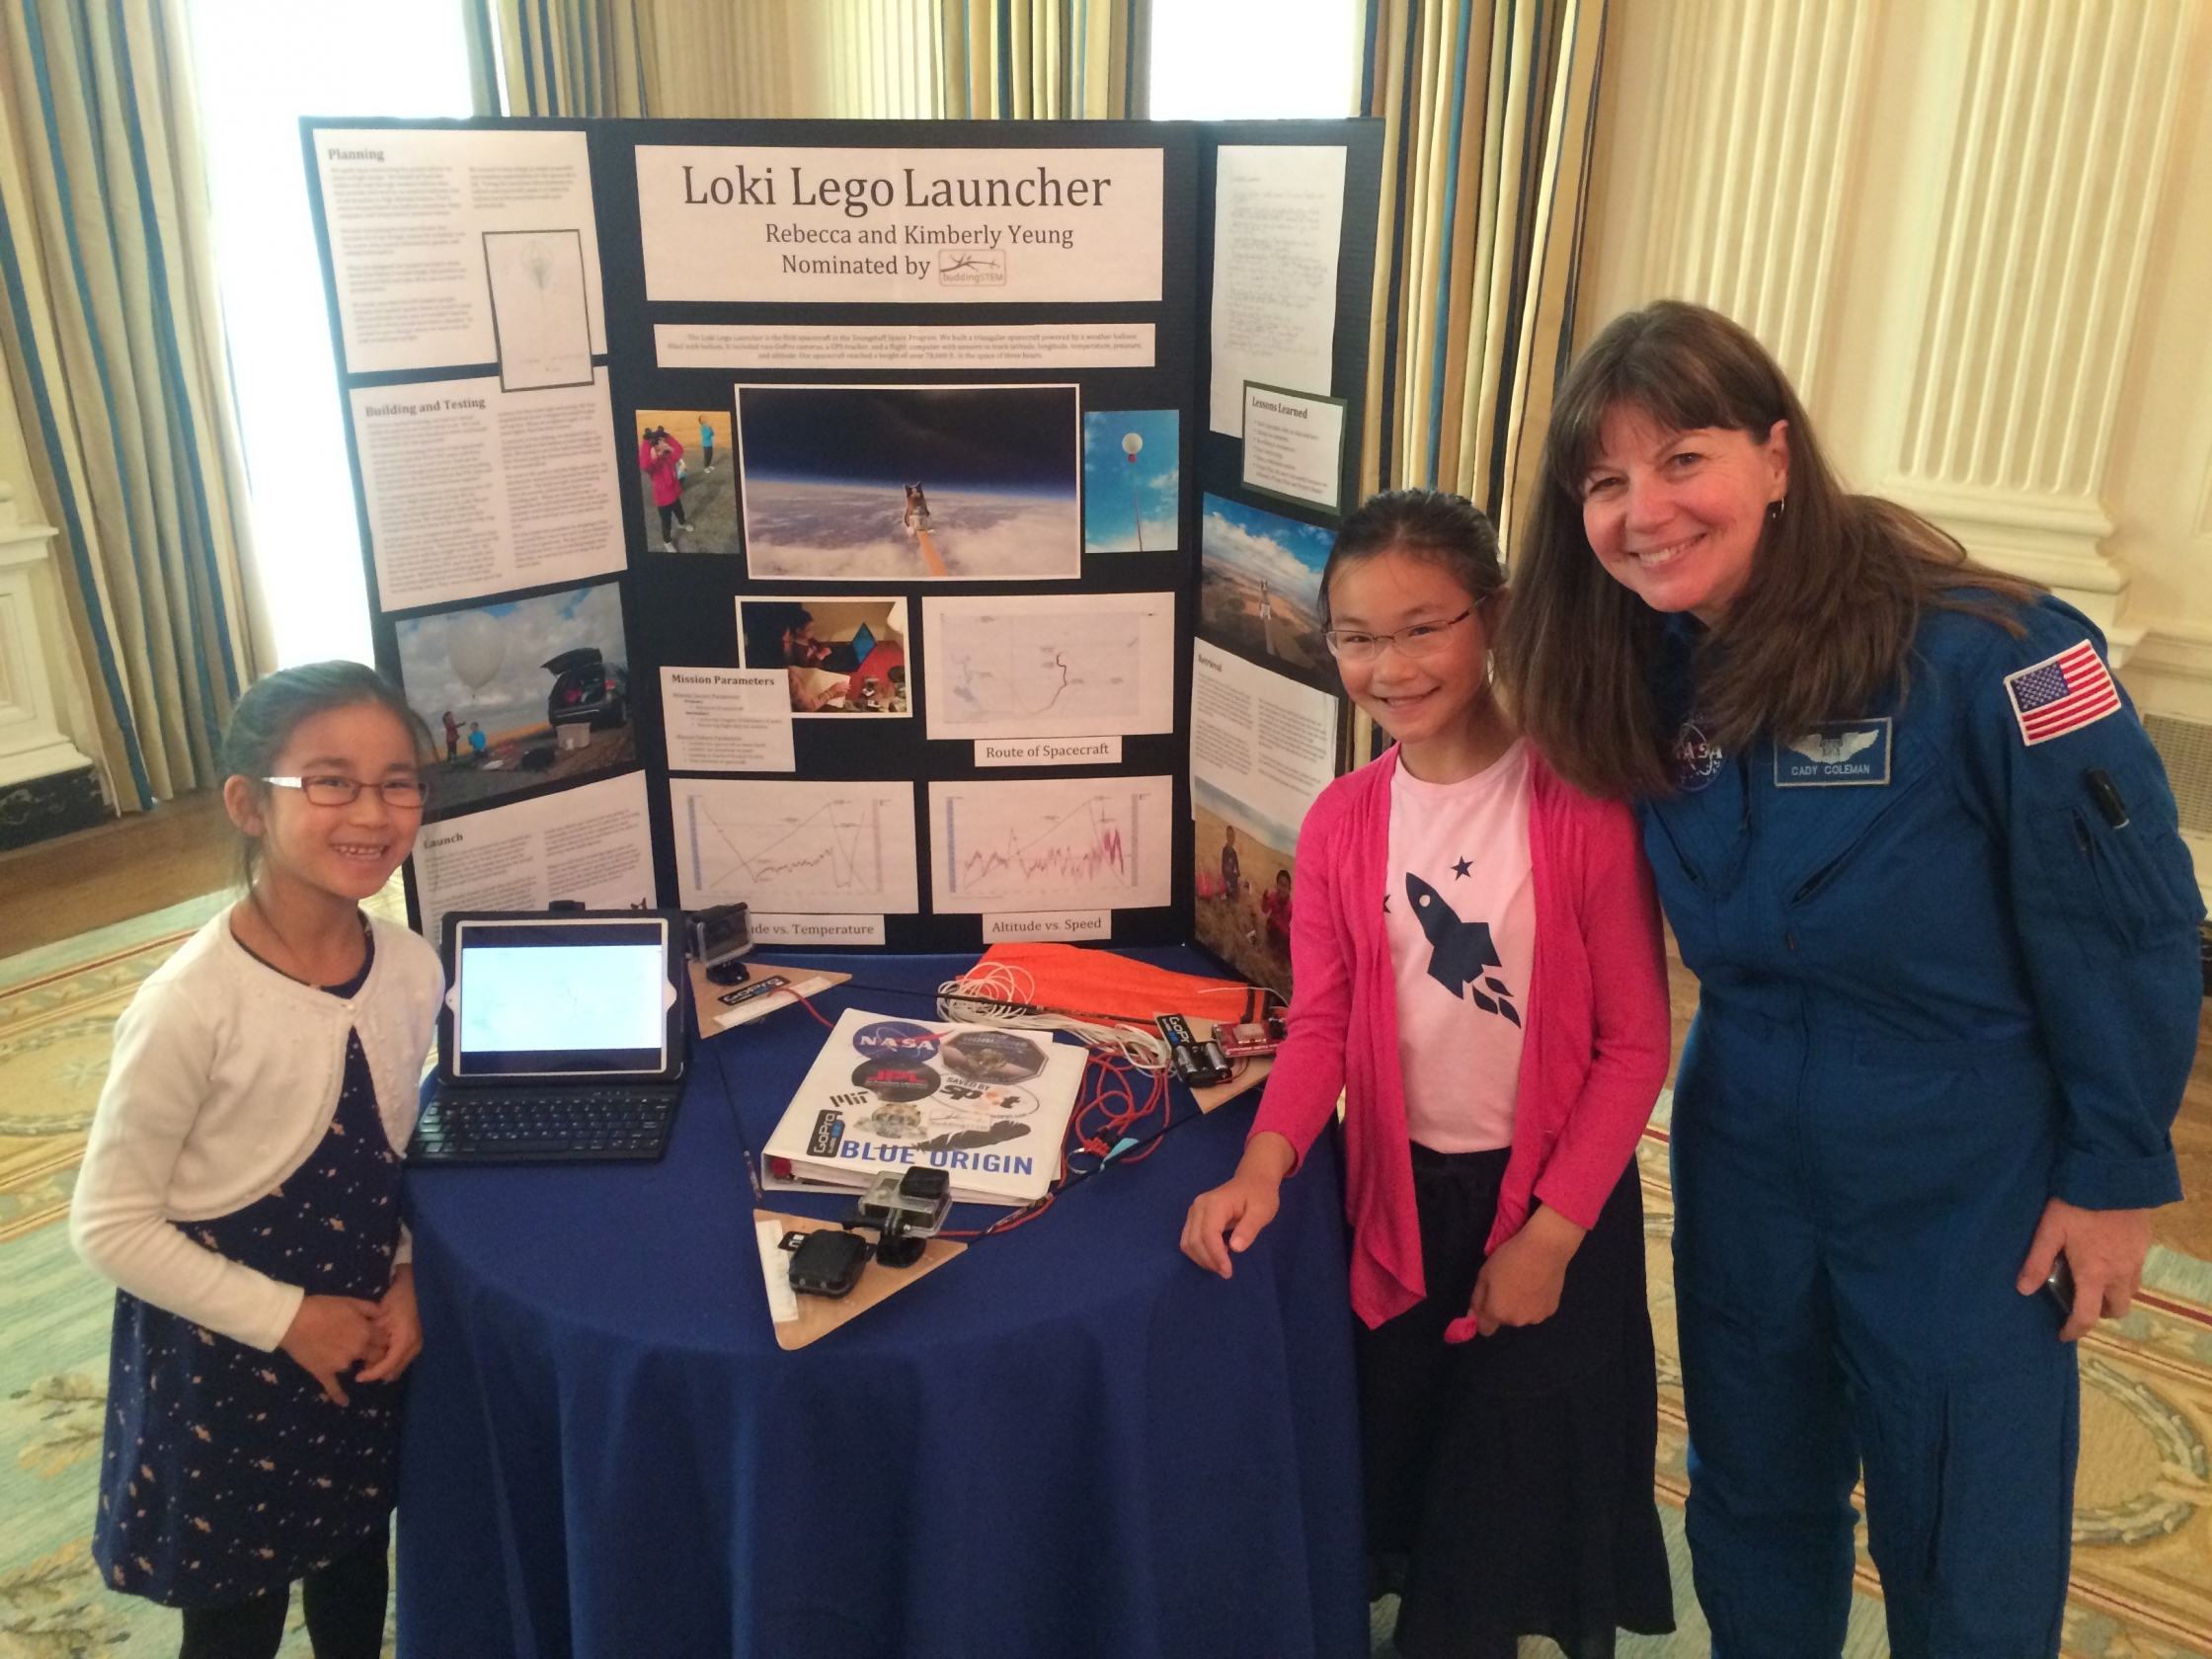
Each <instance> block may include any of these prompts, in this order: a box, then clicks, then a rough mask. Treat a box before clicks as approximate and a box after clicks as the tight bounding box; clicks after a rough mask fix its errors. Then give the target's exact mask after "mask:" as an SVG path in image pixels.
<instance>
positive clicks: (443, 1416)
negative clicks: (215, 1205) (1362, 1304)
mask: <svg viewBox="0 0 2212 1659" xmlns="http://www.w3.org/2000/svg"><path fill="white" fill-rule="evenodd" d="M1130 954H1133V955H1139V956H1143V957H1145V958H1146V959H1149V960H1152V961H1156V962H1158V963H1160V964H1161V965H1162V966H1167V967H1174V968H1179V969H1183V970H1185V971H1196V972H1207V971H1209V967H1208V965H1207V964H1206V962H1205V960H1204V959H1203V958H1200V957H1198V956H1197V955H1196V954H1195V953H1191V952H1184V951H1174V950H1166V951H1140V952H1132V953H1130ZM809 960H815V961H820V962H821V963H822V965H824V966H827V967H833V968H837V969H840V970H842V971H845V972H848V973H851V974H853V975H854V977H855V980H856V981H857V982H859V983H860V984H861V985H864V986H866V987H868V988H866V989H861V988H847V987H840V988H838V990H837V991H836V992H833V993H829V994H825V995H823V996H820V997H818V998H817V999H816V1001H817V1005H818V1006H820V1007H821V1009H822V1011H823V1012H824V1013H825V1014H826V1015H827V1016H829V1017H830V1018H832V1019H833V1018H834V1017H835V1015H836V1013H837V1012H838V1011H839V1010H840V1009H841V1008H843V1007H845V1006H847V1005H850V1006H857V1007H863V1008H868V1009H870V1010H873V1011H878V1012H883V1013H887V1014H893V1015H902V1014H903V1015H907V1016H909V1017H912V1016H916V1015H923V1016H926V1015H927V1014H929V1013H930V1012H931V1004H930V1001H929V996H930V993H931V992H932V990H933V988H934V987H935V986H936V985H937V984H938V983H940V982H941V981H943V980H945V979H947V978H949V977H951V974H952V973H953V972H954V971H955V970H957V969H959V968H961V967H965V966H966V965H967V963H968V962H969V961H971V960H972V958H947V957H880V956H872V957H829V956H824V957H820V958H809ZM822 1036H823V1030H822V1028H821V1027H820V1026H819V1025H817V1024H816V1023H815V1022H814V1021H813V1020H812V1019H810V1018H808V1017H807V1015H806V1014H805V1012H804V1011H802V1010H797V1009H792V1010H786V1011H783V1012H779V1013H776V1014H773V1015H770V1016H768V1017H767V1018H766V1019H764V1020H761V1021H759V1022H757V1023H755V1024H752V1025H749V1026H743V1027H739V1028H737V1029H736V1030H733V1031H731V1032H728V1033H725V1034H722V1035H718V1036H716V1037H714V1038H712V1039H710V1040H709V1041H707V1042H706V1043H704V1044H699V1045H696V1046H695V1047H694V1049H693V1055H692V1060H693V1065H692V1072H691V1077H690V1080H689V1083H688V1085H687V1087H686V1090H685V1094H684V1098H683V1102H682V1105H681V1107H680V1108H679V1110H678V1113H677V1118H676V1124H675V1128H674V1133H673V1136H672V1142H671V1145H670V1148H669V1153H668V1156H667V1157H666V1158H665V1159H664V1160H663V1161H661V1162H660V1163H657V1164H652V1165H641V1166H623V1165H567V1166H563V1165H533V1166H526V1167H510V1168H482V1169H451V1168H442V1169H441V1168H430V1169H420V1170H417V1171H414V1172H413V1173H412V1174H411V1175H410V1180H409V1211H410V1222H411V1225H412V1227H413V1231H414V1240H415V1262H416V1285H417V1290H418V1294H419V1297H420V1300H421V1304H422V1315H423V1330H424V1351H423V1355H422V1357H421V1359H419V1360H418V1361H417V1362H416V1365H415V1367H414V1373H413V1379H412V1382H411V1384H410V1394H409V1399H408V1406H407V1411H408V1416H407V1432H406V1442H405V1451H404V1461H403V1465H402V1472H401V1488H400V1498H401V1507H400V1518H399V1539H398V1548H399V1643H400V1651H401V1652H402V1653H404V1654H406V1655H408V1659H439V1656H443V1655H453V1656H454V1659H463V1656H465V1659H497V1656H502V1655H514V1656H516V1659H540V1656H543V1659H552V1656H557V1655H568V1654H575V1655H582V1656H590V1659H651V1656H661V1655H668V1656H672V1659H677V1656H679V1659H710V1656H714V1655H724V1654H727V1655H732V1656H736V1659H868V1656H873V1655H881V1656H884V1659H933V1656H943V1659H955V1656H958V1659H994V1656H1001V1655H1002V1656H1004V1659H1040V1656H1043V1655H1053V1656H1055V1659H1061V1656H1067V1659H1073V1656H1077V1655H1084V1654H1097V1655H1101V1656H1108V1655H1110V1656H1113V1659H1144V1656H1148V1655H1163V1656H1164V1655H1190V1656H1192V1659H1237V1656H1240V1655H1251V1656H1254V1659H1259V1656H1262V1655H1264V1656H1267V1659H1295V1656H1299V1655H1339V1654H1341V1655H1354V1654H1358V1655H1364V1654H1366V1652H1367V1651H1368V1630H1367V1606H1366V1584H1365V1578H1366V1574H1365V1565H1364V1560H1363V1557H1362V1553H1361V1539H1360V1488H1359V1453H1358V1445H1357V1429H1356V1420H1355V1413H1354V1405H1353V1377H1352V1351H1351V1324H1350V1319H1351V1316H1350V1313H1349V1311H1348V1303H1347V1298H1346V1290H1345V1244H1344V1224H1343V1220H1342V1216H1343V1210H1342V1197H1341V1187H1340V1178H1339V1175H1338V1168H1339V1165H1338V1162H1337V1157H1336V1149H1335V1146H1334V1145H1333V1142H1332V1139H1331V1138H1329V1137H1324V1138H1323V1140H1322V1141H1321V1142H1320V1143H1319V1144H1317V1145H1316V1146H1315V1148H1314V1152H1313V1155H1312V1156H1310V1157H1309V1158H1308V1160H1307V1161H1306V1164H1305V1165H1304V1169H1302V1171H1301V1172H1300V1174H1299V1175H1298V1176H1297V1177H1296V1178H1294V1179H1293V1180H1292V1181H1290V1182H1289V1183H1287V1184H1286V1186H1285V1189H1284V1202H1283V1208H1282V1211H1281V1214H1280V1215H1279V1216H1278V1218H1277V1220H1276V1222H1275V1224H1274V1225H1272V1226H1271V1227H1270V1228H1269V1229H1268V1230H1267V1231H1266V1232H1265V1233H1264V1234H1262V1236H1261V1237H1260V1239H1259V1241H1258V1242H1257V1243H1256V1244H1255V1245H1254V1247H1253V1248H1252V1249H1251V1251H1250V1252H1248V1253H1247V1254H1246V1255H1245V1256H1243V1257H1242V1258H1240V1259H1239V1261H1238V1263H1237V1270H1236V1274H1235V1277H1234V1278H1233V1279H1231V1280H1229V1281H1227V1282H1223V1281H1222V1280H1220V1279H1217V1278H1215V1277H1214V1276H1212V1275H1210V1274H1207V1273H1204V1272H1202V1271H1200V1270H1199V1269H1198V1268H1196V1267H1194V1266H1193V1265H1192V1264H1191V1263H1189V1262H1188V1261H1186V1260H1185V1259H1184V1258H1183V1256H1182V1255H1181V1253H1180V1252H1179V1250H1178V1249H1177V1245H1176V1241H1177V1237H1178V1234H1179V1232H1180V1229H1181V1225H1182V1219H1183V1213H1184V1210H1185V1209H1186V1207H1187V1206H1188V1204H1189V1202H1190V1200H1191V1197H1192V1196H1193V1195H1194V1194H1195V1193H1197V1192H1199V1191H1201V1190H1202V1189H1204V1188H1206V1187H1208V1186H1211V1185H1213V1184H1215V1183H1217V1182H1219V1181H1221V1180H1223V1179H1225V1178H1226V1176H1227V1175H1228V1173H1229V1172H1230V1170H1231V1169H1232V1168H1233V1167H1234V1166H1235V1163H1236V1159H1237V1156H1238V1154H1239V1151H1240V1150H1241V1147H1242V1144H1243V1138H1244V1135H1245V1132H1246V1130H1247V1129H1248V1127H1249V1125H1250V1121H1251V1114H1252V1110H1253V1105H1254V1097H1252V1096H1247V1097H1245V1098H1243V1099H1241V1100H1238V1101H1235V1102H1232V1103H1230V1104H1229V1105H1227V1106H1225V1107H1223V1108H1222V1109H1221V1110H1219V1111H1217V1112H1215V1113H1213V1114H1212V1115H1210V1116H1206V1117H1200V1116H1198V1115H1197V1112H1196V1108H1195V1106H1194V1105H1193V1103H1192V1102H1191V1101H1190V1099H1189V1097H1188V1095H1185V1094H1182V1093H1181V1091H1180V1090H1178V1091H1177V1100H1176V1107H1175V1113H1174V1118H1175V1122H1174V1127H1173V1128H1172V1129H1171V1130H1170V1131H1169V1133H1168V1135H1167V1137H1166V1139H1165V1140H1164V1141H1163V1142H1162V1143H1161V1145H1160V1146H1158V1147H1157V1148H1156V1149H1155V1151H1154V1152H1153V1153H1152V1155H1150V1156H1149V1157H1147V1158H1146V1159H1145V1160H1143V1161H1142V1162H1138V1163H1133V1164H1120V1163H1117V1164H1113V1165H1109V1166H1108V1167H1107V1168H1106V1169H1105V1170H1103V1171H1102V1172H1101V1173H1099V1174H1097V1175H1095V1176H1093V1177H1091V1178H1089V1179H1086V1180H1083V1181H1080V1182H1078V1183H1076V1184H1074V1185H1073V1186H1071V1187H1070V1188H1068V1189H1067V1191H1066V1192H1065V1193H1064V1194H1063V1195H1062V1196H1061V1197H1060V1198H1059V1200H1058V1201H1057V1202H1055V1203H1054V1204H1053V1205H1052V1207H1051V1208H1050V1209H1048V1210H1047V1211H1045V1212H1044V1213H1043V1214H1042V1215H1040V1216H1038V1217H1036V1218H1035V1219H1034V1220H1031V1221H1029V1222H1027V1223H1025V1224H1024V1225H1021V1226H1019V1227H1017V1228H1014V1229H1011V1230H1009V1231H1006V1232H1004V1233H1001V1234H998V1235H996V1236H993V1237H989V1238H985V1239H981V1240H978V1241H977V1242H976V1243H975V1244H974V1246H973V1247H972V1248H971V1249H970V1250H968V1251H967V1253H965V1254H964V1255H962V1256H960V1257H959V1258H958V1259H956V1260H954V1261H952V1262H949V1263H947V1264H946V1265H945V1266H943V1267H941V1268H939V1269H937V1270H936V1271H935V1272H933V1273H931V1274H929V1275H928V1276H926V1277H924V1278H921V1279H919V1280H917V1281H916V1282H915V1283H914V1284H913V1285H912V1286H910V1287H909V1288H908V1289H905V1290H903V1291H901V1292H900V1293H899V1294H898V1295H896V1296H894V1297H893V1298H891V1299H890V1300H889V1301H887V1302H885V1303H883V1304H880V1305H879V1306H877V1307H875V1308H872V1309H870V1310H868V1311H866V1312H865V1313H863V1314H862V1315H861V1316H860V1317H859V1318H857V1319H855V1320H854V1321H853V1322H851V1323H850V1324H847V1325H845V1326H843V1327H842V1328H840V1329H838V1330H835V1331H832V1332H831V1333H830V1334H829V1335H828V1336H826V1337H824V1338H823V1339H822V1340H821V1341H819V1342H816V1343H815V1344H813V1345H812V1346H810V1347H807V1348H804V1349H800V1350H797V1351H795V1352H790V1353H786V1352H784V1351H783V1350H781V1349H780V1348H778V1347H777V1345H776V1342H775V1339H774V1336H773V1334H772V1327H771V1324H770V1320H769V1316H768V1309H767V1299H766V1294H765V1292H764V1290H763V1288H762V1284H761V1275H760V1267H759V1258H758V1254H757V1250H756V1248H755V1244H754V1239H753V1233H752V1216H751V1212H752V1208H753V1198H752V1193H751V1187H750V1184H749V1181H748V1177H747V1173H746V1163H745V1154H744V1148H745V1147H747V1146H753V1147H756V1146H759V1145H760V1144H761V1143H762V1142H763V1141H764V1140H765V1139H766V1137H767V1135H768V1133H769V1131H770V1130H771V1129H772V1128H773V1126H774V1124H775V1121H776V1119H777V1117H778V1116H779V1115H780V1114H781V1112H782V1109H783V1107H784V1105H785V1104H786V1103H787V1102H788V1101H789V1099H790V1097H791V1095H792V1093H793V1092H794V1090H795V1089H796V1088H797V1086H798V1082H799V1078H800V1076H801V1075H802V1074H803V1073H804V1071H805V1070H806V1067H807V1066H808V1064H809V1063H810V1062H811V1061H812V1059H813V1057H814V1055H815V1053H816V1052H817V1051H818V1050H819V1048H820V1045H821V1039H822ZM741 1136H742V1140H741ZM844 1202H845V1201H843V1200H830V1199H823V1198H815V1197H801V1196H799V1195H796V1194H778V1193H770V1194H769V1195H767V1199H766V1201H765V1207H766V1208H770V1209H782V1210H788V1211H791V1212H794V1213H800V1214H819V1215H826V1216H828V1215H836V1214H838V1213H840V1212H841V1209H842V1207H843V1203H844ZM1003 1214H1004V1212H1002V1211H996V1210H988V1209H983V1208H980V1207H963V1208H962V1209H961V1210H958V1211H956V1212H955V1214H954V1220H953V1223H952V1225H956V1226H958V1225H970V1226H974V1225H988V1223H989V1222H990V1221H992V1220H995V1219H997V1217H999V1216H1000V1215H1003Z"/></svg>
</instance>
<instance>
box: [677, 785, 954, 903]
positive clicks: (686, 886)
mask: <svg viewBox="0 0 2212 1659" xmlns="http://www.w3.org/2000/svg"><path fill="white" fill-rule="evenodd" d="M669 795H670V803H671V805H672V808H673V816H674V820H675V851H676V886H677V889H678V892H679V894H680V896H681V899H682V902H683V908H684V909H702V908H704V907H706V906H709V905H727V904H729V903H731V902H732V901H734V900H739V899H742V900H744V901H745V902H746V903H747V904H748V905H750V906H751V907H752V908H753V909H756V910H765V911H770V912H784V911H791V912H800V913H806V912H815V913H823V914H830V915H884V914H894V915H896V914H903V913H906V912H909V911H913V910H918V909H920V908H921V900H920V884H919V878H918V874H917V857H916V852H915V848H914V795H913V785H912V784H910V783H848V782H842V781H836V782H789V783H785V782H765V783H762V782H751V781H742V782H741V781H734V780H731V781H726V780H722V779H708V778H675V779H672V780H671V782H670V785H669Z"/></svg>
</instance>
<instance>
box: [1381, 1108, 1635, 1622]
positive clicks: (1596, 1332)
mask: <svg viewBox="0 0 2212 1659" xmlns="http://www.w3.org/2000/svg"><path fill="white" fill-rule="evenodd" d="M1508 1155H1509V1154H1508V1151H1507V1150H1506V1149H1505V1148H1500V1149H1499V1150H1497V1151H1491V1152H1458V1153H1444V1152H1434V1151H1431V1150H1430V1149H1429V1148H1428V1147H1426V1146H1414V1148H1413V1191H1414V1201H1415V1204H1416V1205H1417V1207H1418V1210H1419V1215H1420V1225H1421V1259H1422V1272H1423V1275H1424V1277H1425V1279H1426V1281H1427V1284H1428V1288H1429V1295H1428V1297H1427V1298H1426V1299H1425V1300H1424V1301H1422V1302H1421V1303H1419V1304H1416V1305H1414V1306H1413V1307H1410V1308H1408V1309H1407V1310H1406V1311H1405V1312H1403V1313H1401V1314H1399V1315H1398V1316H1397V1317H1396V1318H1394V1319H1390V1320H1387V1321H1386V1322H1384V1323H1383V1325H1382V1326H1381V1327H1380V1328H1379V1329H1376V1330H1369V1329H1368V1328H1367V1327H1366V1326H1365V1325H1364V1324H1357V1323H1355V1329H1356V1332H1357V1348H1358V1358H1359V1370H1360V1417H1361V1432H1362V1436H1363V1440H1364V1450H1365V1453H1366V1460H1367V1511H1368V1550H1369V1558H1370V1561H1371V1563H1372V1564H1373V1568H1374V1593H1375V1594H1377V1595H1383V1594H1385V1593H1388V1592H1391V1591H1395V1592H1397V1593H1399V1594H1400V1595H1402V1597H1403V1598H1404V1599H1403V1602H1402V1604H1401V1605H1400V1607H1399V1610H1398V1624H1397V1638H1396V1639H1397V1645H1398V1648H1399V1650H1400V1651H1401V1652H1402V1653H1404V1654H1405V1655H1406V1659H1513V1655H1514V1653H1515V1651H1516V1647H1517V1644H1518V1640H1519V1638H1520V1637H1522V1636H1525V1635H1531V1636H1548V1637H1550V1638H1551V1639H1552V1640H1553V1641H1555V1642H1557V1643H1558V1644H1559V1646H1560V1647H1561V1648H1562V1649H1564V1650H1565V1652H1566V1653H1567V1654H1568V1655H1569V1659H1610V1656H1611V1655H1612V1653H1613V1651H1614V1637H1615V1632H1616V1630H1617V1629H1628V1630H1633V1631H1637V1632H1639V1633H1643V1634H1650V1635H1660V1634H1665V1633H1666V1632H1668V1631H1671V1630H1672V1629H1673V1628H1674V1627H1675V1620H1674V1589H1673V1582H1672V1578H1671V1576H1670V1574H1669V1571H1668V1567H1667V1549H1666V1542H1665V1540H1664V1539H1663V1537H1662V1536H1661V1534H1660V1530H1659V1512H1658V1509H1657V1507H1656V1504H1655V1502H1654V1499H1653V1495H1652V1483H1651V1482H1652V1467H1653V1462H1654V1460H1655V1457H1656V1454H1657V1449H1658V1432H1659V1425H1658V1410H1659V1384H1658V1372H1657V1367H1656V1364H1655V1362H1654V1360H1653V1358H1652V1349H1651V1314H1650V1310H1649V1308H1648V1307H1647V1305H1646V1304H1645V1301H1644V1258H1643V1194H1642V1191H1641V1189H1640V1188H1639V1186H1638V1185H1637V1179H1636V1168H1635V1165H1634V1164H1633V1163H1632V1162H1631V1163H1630V1164H1629V1166H1628V1168H1627V1170H1626V1171H1625V1172H1624V1173H1623V1174H1622V1176H1621V1178H1620V1183H1619V1184H1618V1185H1617V1186H1616V1187H1615V1188H1614V1190H1613V1196H1612V1197H1611V1198H1609V1199H1608V1200H1607V1201H1606V1206H1605V1210H1604V1212H1603V1214H1601V1215H1600V1217H1599V1219H1598V1225H1596V1226H1595V1227H1594V1228H1592V1229H1591V1231H1590V1233H1589V1235H1588V1236H1587V1237H1585V1238H1584V1239H1583V1241H1582V1246H1581V1248H1580V1249H1578V1250H1577V1251H1576V1252H1575V1255H1574V1259H1573V1261H1571V1262H1570V1263H1569V1264H1568V1266H1567V1277H1566V1284H1565V1287H1564V1288H1563V1290H1562V1291H1561V1293H1560V1297H1559V1307H1558V1311H1556V1312H1555V1313H1553V1314H1552V1316H1551V1317H1550V1318H1548V1319H1546V1320H1544V1321H1543V1322H1542V1323H1541V1324H1538V1325H1526V1326H1519V1327H1514V1326H1508V1327H1504V1328H1501V1329H1499V1330H1498V1331H1496V1332H1494V1333H1493V1334H1491V1335H1489V1336H1477V1337H1474V1338H1473V1339H1471V1340H1469V1341H1467V1342H1464V1343H1460V1344H1457V1345H1447V1344H1446V1342H1445V1340H1444V1327H1445V1326H1446V1325H1448V1324H1450V1323H1451V1322H1452V1321H1453V1320H1454V1319H1457V1318H1459V1317H1460V1316H1461V1315H1462V1314H1463V1313H1465V1312H1466V1309H1467V1303H1468V1301H1469V1300H1470V1299H1471V1298H1472V1296H1473V1295H1474V1281H1475V1276H1476V1274H1477V1273H1478V1272H1479V1271H1480V1270H1481V1266H1482V1260H1483V1249H1482V1247H1483V1244H1484V1242H1485V1240H1486V1239H1487V1238H1488V1237H1489V1233H1490V1225H1491V1222H1492V1221H1493V1220H1494V1218H1495V1217H1496V1215H1497V1208H1498V1186H1499V1183H1500V1181H1501V1180H1502V1179H1503V1177H1504V1174H1505V1165H1506V1159H1507V1157H1508Z"/></svg>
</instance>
